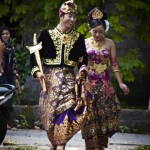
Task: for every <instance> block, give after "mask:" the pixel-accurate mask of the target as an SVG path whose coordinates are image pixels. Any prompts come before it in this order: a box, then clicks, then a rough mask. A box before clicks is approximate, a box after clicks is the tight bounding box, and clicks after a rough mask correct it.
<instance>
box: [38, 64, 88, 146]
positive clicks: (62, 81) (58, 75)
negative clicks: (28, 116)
mask: <svg viewBox="0 0 150 150" xmlns="http://www.w3.org/2000/svg"><path fill="white" fill-rule="evenodd" d="M45 81H46V89H47V91H46V92H45V93H44V92H41V95H40V101H39V105H40V114H41V121H42V123H43V125H44V128H45V130H46V131H47V135H48V138H49V140H50V141H51V143H52V144H54V145H61V144H65V143H66V142H67V141H68V140H69V139H70V138H71V137H72V136H73V135H74V134H75V133H76V132H77V131H79V130H80V128H81V125H82V124H83V120H84V118H85V114H86V113H85V111H86V109H84V111H83V112H84V113H83V114H81V115H79V116H76V118H77V120H76V122H70V121H69V119H68V116H67V115H66V117H65V119H64V121H63V123H61V124H60V125H57V124H56V123H55V117H56V116H57V115H59V114H61V113H63V112H64V111H66V110H68V109H69V108H72V107H75V105H76V100H75V88H74V84H75V74H74V72H73V69H71V68H67V67H63V68H59V67H57V68H47V69H46V70H45Z"/></svg>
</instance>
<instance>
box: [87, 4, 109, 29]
mask: <svg viewBox="0 0 150 150" xmlns="http://www.w3.org/2000/svg"><path fill="white" fill-rule="evenodd" d="M96 9H98V10H100V11H101V13H102V15H103V16H102V18H100V19H98V18H97V19H93V17H92V14H93V13H94V12H95V10H96ZM87 20H88V24H89V28H90V29H92V28H95V27H97V26H100V25H102V26H103V27H104V29H106V23H105V21H104V20H107V15H106V13H105V12H104V11H103V10H101V9H100V8H99V7H95V8H93V9H92V10H91V11H90V12H89V13H88V17H87Z"/></svg>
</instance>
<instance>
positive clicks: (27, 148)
mask: <svg viewBox="0 0 150 150" xmlns="http://www.w3.org/2000/svg"><path fill="white" fill-rule="evenodd" d="M37 149H38V148H37V147H36V146H18V147H12V148H11V150H37Z"/></svg>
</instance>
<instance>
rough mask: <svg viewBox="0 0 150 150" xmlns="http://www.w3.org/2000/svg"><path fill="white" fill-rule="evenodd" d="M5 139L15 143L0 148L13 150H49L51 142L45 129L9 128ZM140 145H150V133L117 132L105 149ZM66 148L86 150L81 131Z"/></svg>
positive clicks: (126, 148) (119, 148) (1, 149)
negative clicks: (22, 149)
mask: <svg viewBox="0 0 150 150" xmlns="http://www.w3.org/2000/svg"><path fill="white" fill-rule="evenodd" d="M4 141H9V142H10V143H14V144H15V145H8V146H2V145H1V146H0V150H11V148H13V147H15V146H36V147H37V149H38V150H49V149H50V147H49V146H50V144H49V141H48V139H47V136H46V133H45V131H44V130H28V129H27V130H24V129H18V130H16V131H13V130H8V131H7V135H6V137H5V140H4ZM138 145H150V135H143V134H142V135H141V134H128V133H116V134H115V135H114V136H113V137H112V138H111V139H110V140H109V148H107V149H105V150H131V149H134V148H135V147H137V146H138ZM66 150H85V144H84V140H83V139H82V138H81V132H78V133H77V134H76V135H75V136H74V137H73V138H72V139H71V140H70V141H69V142H68V144H67V146H66Z"/></svg>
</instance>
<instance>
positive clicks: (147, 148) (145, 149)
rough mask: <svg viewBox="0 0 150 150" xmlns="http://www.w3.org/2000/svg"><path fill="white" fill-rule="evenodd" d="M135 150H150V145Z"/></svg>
mask: <svg viewBox="0 0 150 150" xmlns="http://www.w3.org/2000/svg"><path fill="white" fill-rule="evenodd" d="M134 150H150V145H140V146H138V147H136V148H135V149H134Z"/></svg>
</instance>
